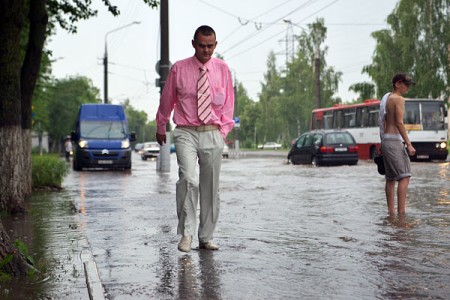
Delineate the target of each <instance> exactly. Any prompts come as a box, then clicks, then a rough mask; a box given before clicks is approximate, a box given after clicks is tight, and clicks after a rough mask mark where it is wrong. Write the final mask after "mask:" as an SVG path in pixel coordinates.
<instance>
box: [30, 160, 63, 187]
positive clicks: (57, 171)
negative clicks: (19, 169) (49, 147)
mask: <svg viewBox="0 0 450 300" xmlns="http://www.w3.org/2000/svg"><path fill="white" fill-rule="evenodd" d="M68 172H69V168H68V167H67V164H66V163H65V162H64V161H63V160H62V159H61V158H60V157H59V156H57V155H52V154H45V155H33V163H32V180H33V188H35V189H36V188H61V184H62V182H63V179H64V177H65V176H66V175H67V174H68Z"/></svg>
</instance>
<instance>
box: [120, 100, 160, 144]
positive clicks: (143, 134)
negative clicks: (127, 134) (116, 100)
mask: <svg viewBox="0 0 450 300" xmlns="http://www.w3.org/2000/svg"><path fill="white" fill-rule="evenodd" d="M122 105H123V106H124V107H125V113H126V114H127V120H128V128H129V129H130V131H134V132H135V133H136V140H137V141H138V142H140V143H143V142H145V141H146V139H149V138H150V137H153V136H155V135H156V131H155V132H154V134H153V135H150V134H151V133H150V132H147V130H146V123H147V114H146V113H145V112H144V111H137V110H135V109H134V107H133V106H131V104H130V100H126V101H125V103H123V104H122Z"/></svg>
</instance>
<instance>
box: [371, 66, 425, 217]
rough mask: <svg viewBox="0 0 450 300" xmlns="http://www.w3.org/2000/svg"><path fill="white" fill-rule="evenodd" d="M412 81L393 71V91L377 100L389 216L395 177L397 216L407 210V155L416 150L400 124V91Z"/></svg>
mask: <svg viewBox="0 0 450 300" xmlns="http://www.w3.org/2000/svg"><path fill="white" fill-rule="evenodd" d="M413 84H415V82H414V81H413V80H412V79H411V77H409V76H408V75H406V74H404V73H400V74H396V75H395V76H394V77H393V79H392V86H393V90H392V92H390V93H387V94H385V95H384V96H383V98H382V99H381V103H380V120H379V121H380V137H381V152H382V153H383V157H384V167H385V170H386V175H385V178H386V185H385V192H386V200H387V206H388V213H389V216H390V217H392V216H394V215H395V181H398V187H397V212H398V214H399V216H404V214H405V211H406V194H407V191H408V185H409V180H410V178H411V166H410V159H409V156H414V154H415V153H416V150H415V149H414V147H413V146H412V144H411V141H410V140H409V138H408V135H407V133H406V129H405V126H404V124H403V113H404V111H405V99H404V98H403V95H404V94H406V93H407V92H408V90H409V87H410V86H411V85H413ZM405 145H406V148H405ZM408 155H409V156H408Z"/></svg>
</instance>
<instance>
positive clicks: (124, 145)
mask: <svg viewBox="0 0 450 300" xmlns="http://www.w3.org/2000/svg"><path fill="white" fill-rule="evenodd" d="M127 148H130V141H129V140H128V139H126V140H123V141H122V149H127Z"/></svg>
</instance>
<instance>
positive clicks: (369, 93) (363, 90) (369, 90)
mask: <svg viewBox="0 0 450 300" xmlns="http://www.w3.org/2000/svg"><path fill="white" fill-rule="evenodd" d="M348 90H349V91H354V92H355V93H359V98H358V99H357V100H358V101H359V102H361V101H364V100H366V99H373V98H374V97H375V85H373V84H372V83H370V82H360V83H355V84H352V85H351V86H350V87H349V88H348Z"/></svg>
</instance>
